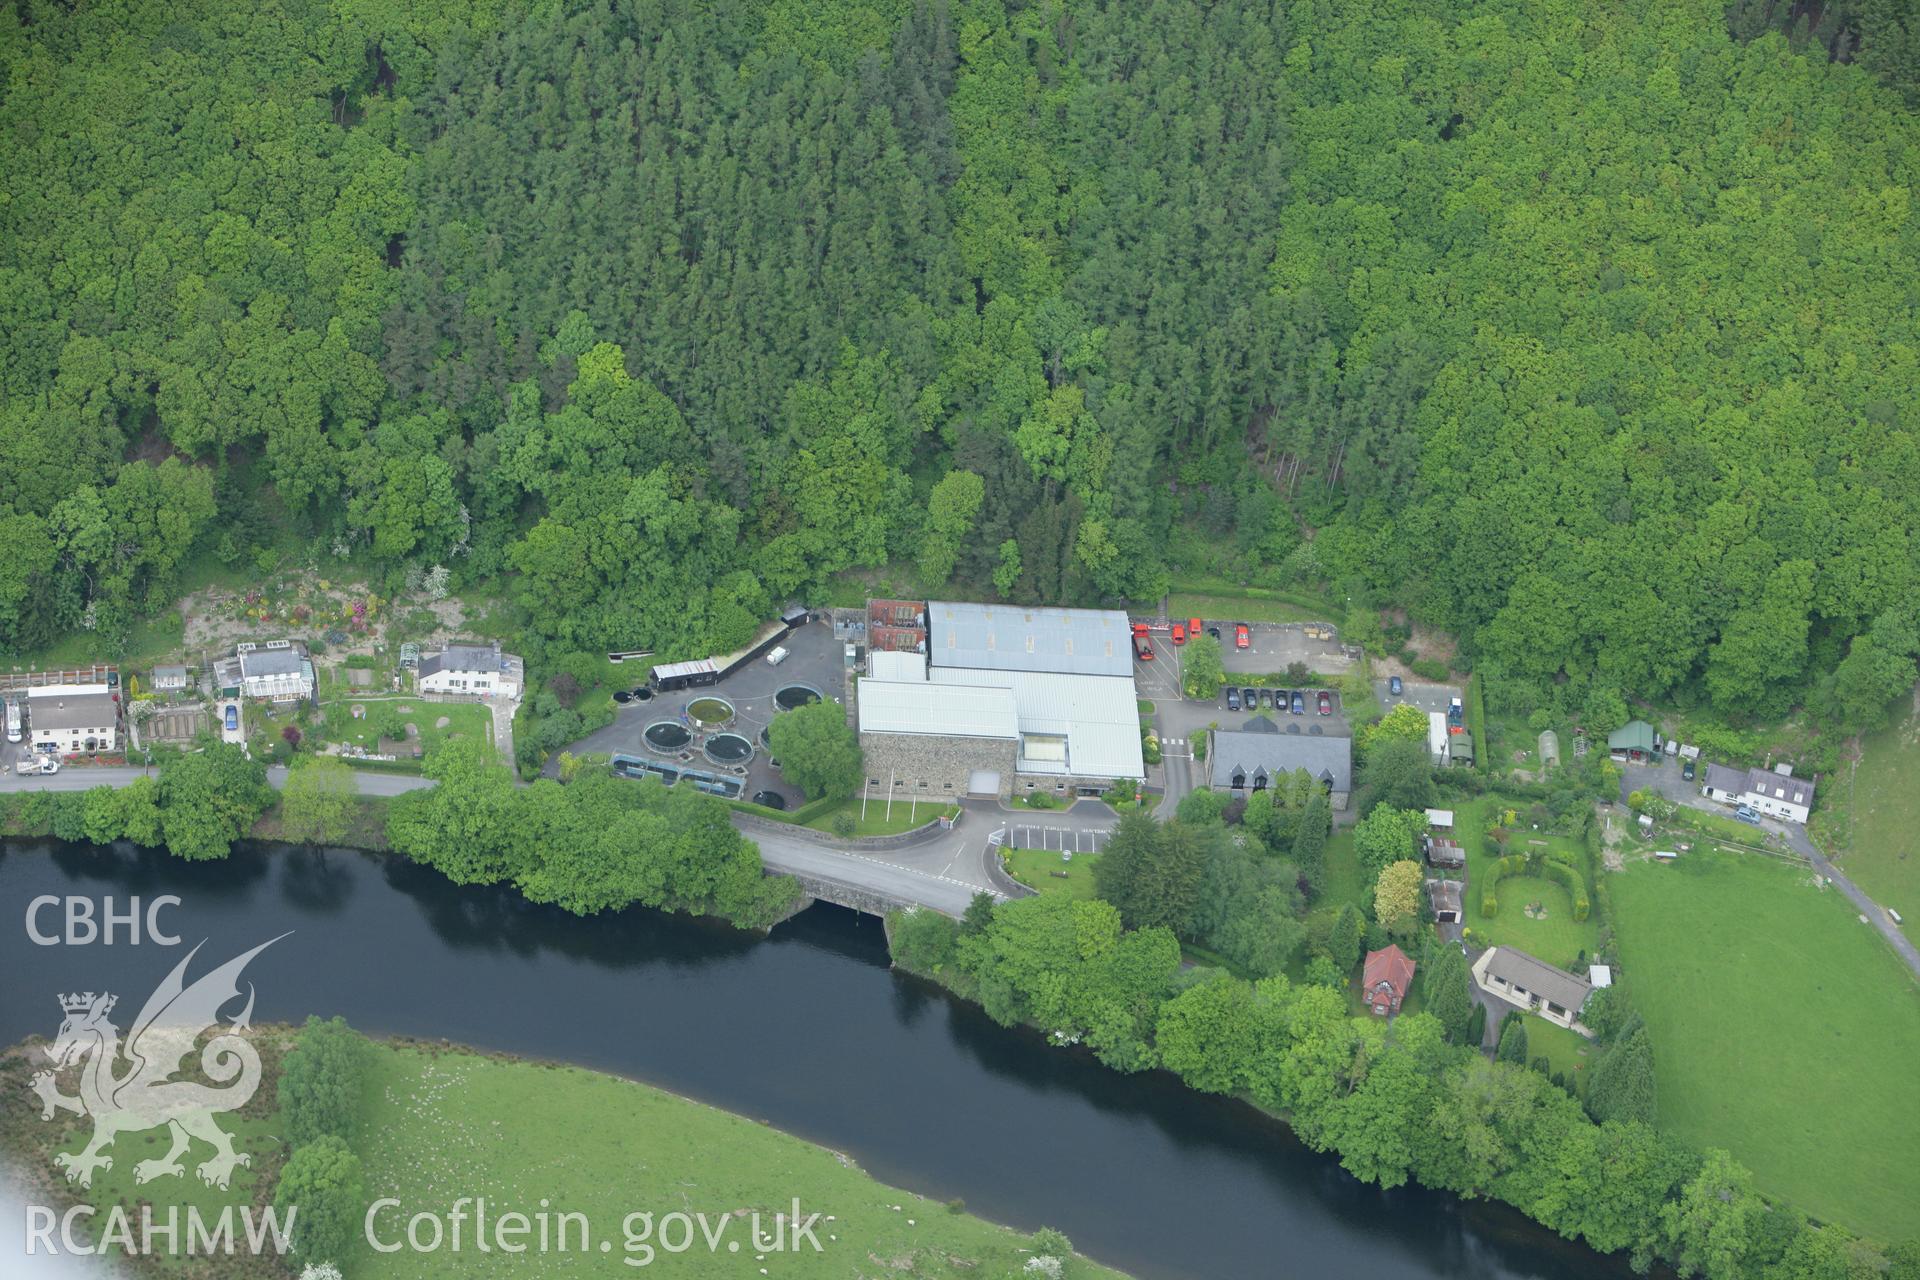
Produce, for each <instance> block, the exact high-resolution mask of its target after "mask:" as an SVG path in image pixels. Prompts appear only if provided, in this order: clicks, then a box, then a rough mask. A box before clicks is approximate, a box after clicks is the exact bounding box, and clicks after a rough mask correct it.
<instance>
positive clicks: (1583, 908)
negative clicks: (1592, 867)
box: [1545, 858, 1593, 921]
mask: <svg viewBox="0 0 1920 1280" xmlns="http://www.w3.org/2000/svg"><path fill="white" fill-rule="evenodd" d="M1545 861H1546V872H1547V877H1548V878H1549V879H1552V880H1558V881H1559V882H1560V884H1561V885H1562V886H1564V887H1565V889H1566V891H1567V896H1568V897H1570V898H1572V899H1573V918H1574V919H1575V920H1576V921H1582V920H1585V919H1586V918H1587V914H1588V912H1589V911H1590V910H1591V909H1592V905H1593V904H1592V903H1591V902H1589V901H1588V900H1587V878H1586V877H1585V876H1583V875H1581V874H1580V873H1579V872H1578V871H1576V870H1574V869H1573V868H1572V867H1570V866H1568V865H1567V864H1566V863H1564V862H1558V861H1556V860H1554V859H1552V858H1548V859H1546V860H1545Z"/></svg>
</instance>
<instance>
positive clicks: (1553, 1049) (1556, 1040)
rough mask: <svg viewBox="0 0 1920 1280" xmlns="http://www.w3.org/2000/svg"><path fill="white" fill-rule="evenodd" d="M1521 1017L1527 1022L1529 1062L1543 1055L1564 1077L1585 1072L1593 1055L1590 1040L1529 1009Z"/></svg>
mask: <svg viewBox="0 0 1920 1280" xmlns="http://www.w3.org/2000/svg"><path fill="white" fill-rule="evenodd" d="M1523 1018H1524V1020H1525V1022H1526V1025H1527V1060H1528V1061H1529V1062H1531V1061H1532V1060H1533V1059H1535V1058H1540V1057H1544V1058H1546V1060H1547V1064H1548V1066H1549V1067H1551V1068H1552V1070H1554V1071H1558V1072H1560V1073H1561V1074H1562V1075H1564V1076H1566V1078H1567V1079H1568V1080H1575V1079H1578V1078H1579V1077H1581V1076H1583V1075H1585V1074H1586V1071H1587V1068H1588V1067H1590V1066H1592V1065H1593V1061H1594V1057H1595V1055H1596V1050H1595V1049H1594V1046H1593V1041H1591V1040H1589V1039H1587V1038H1586V1037H1585V1036H1582V1035H1577V1034H1575V1033H1574V1032H1572V1031H1569V1030H1567V1029H1566V1028H1565V1027H1557V1026H1555V1025H1554V1024H1553V1023H1551V1022H1548V1021H1547V1020H1546V1019H1545V1018H1541V1017H1537V1016H1536V1015H1534V1014H1531V1013H1529V1014H1525V1015H1523ZM1578 1087H1579V1086H1578V1085H1576V1086H1575V1088H1578Z"/></svg>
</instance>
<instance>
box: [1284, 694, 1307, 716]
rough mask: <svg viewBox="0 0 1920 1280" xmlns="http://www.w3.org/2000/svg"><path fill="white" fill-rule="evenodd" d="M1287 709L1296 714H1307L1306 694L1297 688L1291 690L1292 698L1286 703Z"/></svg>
mask: <svg viewBox="0 0 1920 1280" xmlns="http://www.w3.org/2000/svg"><path fill="white" fill-rule="evenodd" d="M1287 711H1288V712H1289V713H1290V714H1292V715H1296V716H1303V715H1305V714H1307V695H1306V694H1305V693H1304V692H1302V691H1301V690H1299V689H1295V690H1294V691H1293V699H1292V701H1291V702H1290V703H1288V705H1287Z"/></svg>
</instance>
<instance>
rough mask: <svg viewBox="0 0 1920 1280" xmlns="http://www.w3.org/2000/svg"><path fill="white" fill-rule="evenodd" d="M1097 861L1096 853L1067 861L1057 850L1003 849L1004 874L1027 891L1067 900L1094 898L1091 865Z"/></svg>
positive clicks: (1098, 856)
mask: <svg viewBox="0 0 1920 1280" xmlns="http://www.w3.org/2000/svg"><path fill="white" fill-rule="evenodd" d="M1098 861H1100V855H1099V854H1097V853H1076V854H1075V855H1073V857H1072V858H1066V857H1063V856H1062V855H1061V853H1060V851H1059V850H1057V849H1008V850H1006V866H1007V874H1009V875H1011V876H1012V877H1013V878H1014V879H1015V880H1018V881H1019V882H1020V883H1021V884H1024V885H1026V886H1027V887H1028V888H1030V889H1038V890H1039V891H1040V892H1041V893H1059V894H1064V895H1066V896H1067V897H1069V898H1091V897H1093V865H1094V863H1096V862H1098ZM1061 873H1064V874H1061Z"/></svg>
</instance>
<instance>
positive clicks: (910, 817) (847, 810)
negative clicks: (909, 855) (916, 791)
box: [801, 796, 960, 838]
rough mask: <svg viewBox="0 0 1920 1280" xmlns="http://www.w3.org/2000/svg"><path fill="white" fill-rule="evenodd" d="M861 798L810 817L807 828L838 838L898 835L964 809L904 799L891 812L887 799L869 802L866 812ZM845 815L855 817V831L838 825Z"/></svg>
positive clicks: (831, 807) (946, 804)
mask: <svg viewBox="0 0 1920 1280" xmlns="http://www.w3.org/2000/svg"><path fill="white" fill-rule="evenodd" d="M860 804H861V802H860V799H859V797H857V796H856V797H854V798H853V799H850V800H843V801H841V802H840V803H839V804H837V805H832V806H829V807H827V808H825V809H822V810H821V811H820V812H818V813H816V814H815V815H814V816H813V817H811V818H809V819H808V820H807V821H806V822H805V823H803V824H801V825H803V826H808V827H812V828H813V829H814V830H816V831H831V832H833V834H835V835H842V834H845V835H848V836H851V837H856V838H857V837H860V836H897V835H899V834H900V833H901V832H903V831H911V830H913V829H914V828H915V827H921V826H925V825H926V824H927V823H929V822H932V821H933V820H934V819H935V818H940V817H948V818H951V817H952V816H954V815H955V814H957V813H959V812H960V806H959V805H956V804H953V803H951V802H949V801H935V800H920V799H915V798H910V797H905V796H903V797H901V798H899V799H897V800H895V801H894V802H893V805H892V809H891V812H889V809H888V805H887V802H886V800H885V799H872V800H868V801H867V802H866V813H865V815H864V816H863V815H862V814H861V812H860ZM841 814H848V815H850V816H851V817H852V818H853V830H852V831H849V832H844V833H843V832H842V831H840V830H838V829H836V828H835V826H834V823H835V822H836V821H837V820H838V819H839V817H840V815H841Z"/></svg>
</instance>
